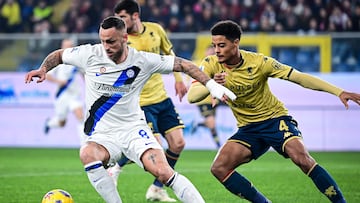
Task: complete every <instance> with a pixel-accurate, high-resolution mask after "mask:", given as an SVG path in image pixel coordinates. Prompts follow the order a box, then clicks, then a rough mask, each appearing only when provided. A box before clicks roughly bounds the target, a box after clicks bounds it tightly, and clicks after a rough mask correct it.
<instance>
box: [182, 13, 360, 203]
mask: <svg viewBox="0 0 360 203" xmlns="http://www.w3.org/2000/svg"><path fill="white" fill-rule="evenodd" d="M241 34H242V30H241V27H240V26H239V25H238V24H236V23H234V22H233V21H230V20H225V21H220V22H218V23H216V24H215V25H214V26H213V27H212V28H211V35H212V44H213V47H214V49H215V55H212V56H208V57H206V58H204V60H203V62H202V64H201V66H200V67H201V69H203V71H204V72H205V73H206V74H207V75H208V76H210V78H214V80H215V81H217V82H218V83H220V84H223V85H224V86H225V87H227V88H229V89H230V90H232V91H233V92H234V93H235V95H236V96H237V98H236V99H235V100H234V101H228V102H227V103H228V105H229V107H230V108H231V110H232V112H233V114H234V116H235V118H236V120H237V125H238V131H237V132H236V133H235V134H234V135H232V136H231V137H230V138H229V139H228V140H227V142H226V143H225V144H224V145H223V147H222V148H221V149H220V150H219V152H218V154H217V156H216V158H215V160H214V162H213V164H212V166H211V172H212V174H213V175H214V176H215V177H216V178H217V179H218V180H219V181H220V182H221V184H223V185H224V186H225V188H226V189H227V190H229V191H230V192H231V193H233V194H235V195H237V196H240V197H242V198H245V199H247V200H248V201H251V202H262V203H263V202H270V200H268V199H267V198H266V197H265V196H264V195H263V194H261V193H260V192H259V191H258V190H257V189H256V188H255V186H254V185H253V184H252V183H251V182H250V181H249V180H247V179H246V178H245V177H244V176H242V175H241V174H240V173H238V172H237V171H236V170H235V169H236V168H237V167H238V166H240V165H242V164H245V163H248V162H250V161H251V160H253V159H257V158H259V157H260V156H262V155H263V154H264V153H265V152H267V151H268V149H269V148H270V147H272V148H274V149H275V150H276V151H277V152H278V153H279V154H281V155H282V156H283V157H285V158H290V159H291V160H292V162H293V163H295V164H296V165H297V166H298V167H299V168H300V169H301V170H302V171H303V172H304V173H305V174H306V175H308V176H309V177H310V178H311V180H312V181H313V182H314V184H315V185H316V187H317V188H318V189H319V191H320V192H321V193H323V194H324V195H326V197H327V198H328V199H329V200H330V201H331V202H338V203H339V202H346V201H345V198H344V196H343V194H342V192H341V191H340V188H339V187H338V185H337V184H336V182H335V180H334V179H333V178H332V177H331V175H330V174H329V173H328V172H327V171H326V170H325V169H324V168H323V167H321V166H320V165H319V164H318V163H317V162H316V161H315V160H314V158H313V157H311V155H310V154H309V152H308V151H307V150H306V148H305V146H304V143H303V141H302V135H301V133H300V131H299V129H298V126H297V122H296V121H295V120H294V119H293V118H292V117H291V116H290V115H289V114H288V110H287V109H286V107H285V106H284V104H283V103H282V102H281V101H279V100H278V99H277V98H276V97H275V96H274V95H273V94H272V93H271V91H270V89H269V85H268V82H267V81H268V78H270V77H272V78H280V79H284V80H288V81H290V82H294V83H297V84H299V85H301V86H303V87H305V88H309V89H313V90H319V91H324V92H328V93H330V94H333V95H335V96H338V97H339V98H340V101H341V102H342V103H343V104H344V106H345V107H346V108H348V107H349V106H348V101H349V100H352V101H354V102H355V103H357V104H359V105H360V94H357V93H351V92H347V91H344V90H343V89H340V88H338V87H336V86H334V85H332V84H330V83H328V82H325V81H323V80H321V79H319V78H317V77H314V76H311V75H309V74H305V73H301V72H299V71H297V70H295V69H294V68H292V67H290V66H288V65H285V64H282V63H280V62H278V61H277V60H275V59H273V58H271V57H268V56H264V55H263V54H260V53H254V52H249V51H244V50H241V49H239V42H240V37H241ZM208 94H209V93H208V91H207V90H206V89H205V88H204V86H203V85H200V84H199V83H193V84H192V85H191V86H190V89H189V92H188V100H189V102H192V103H193V102H197V101H199V100H201V99H202V98H204V97H205V96H207V95H208Z"/></svg>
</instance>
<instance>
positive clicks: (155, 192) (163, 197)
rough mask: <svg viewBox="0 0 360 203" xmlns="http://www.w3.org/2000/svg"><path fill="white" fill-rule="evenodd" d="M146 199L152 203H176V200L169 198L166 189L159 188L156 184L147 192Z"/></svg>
mask: <svg viewBox="0 0 360 203" xmlns="http://www.w3.org/2000/svg"><path fill="white" fill-rule="evenodd" d="M145 197H146V199H147V200H150V201H159V202H176V199H173V198H171V197H169V195H168V193H167V192H166V190H165V188H162V187H158V186H156V185H154V184H151V185H150V187H149V189H148V190H147V192H146V196H145Z"/></svg>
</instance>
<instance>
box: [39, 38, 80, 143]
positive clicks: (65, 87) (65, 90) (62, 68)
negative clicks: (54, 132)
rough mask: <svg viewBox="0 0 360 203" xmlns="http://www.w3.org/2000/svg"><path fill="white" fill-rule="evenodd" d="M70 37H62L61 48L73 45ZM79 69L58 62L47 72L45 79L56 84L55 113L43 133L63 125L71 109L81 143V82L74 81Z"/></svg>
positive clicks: (46, 123) (48, 120)
mask: <svg viewBox="0 0 360 203" xmlns="http://www.w3.org/2000/svg"><path fill="white" fill-rule="evenodd" d="M73 46H74V43H73V41H72V40H71V39H63V40H62V41H61V48H62V49H66V48H70V47H73ZM79 74H80V73H79V71H78V70H77V68H76V67H75V66H72V65H66V64H60V65H59V66H58V67H57V68H54V69H52V70H51V71H49V72H48V73H47V76H46V79H47V80H48V81H50V82H53V83H55V84H57V85H58V89H57V91H56V95H55V102H54V108H55V114H54V115H53V116H52V117H51V118H49V119H47V120H46V122H45V129H44V131H45V134H48V133H49V130H50V129H51V128H60V127H64V126H65V124H66V120H67V115H68V114H69V111H72V112H73V113H74V115H75V117H76V119H77V121H78V123H77V132H78V135H79V138H80V142H81V143H82V142H83V141H84V138H85V134H84V125H83V120H84V113H83V101H82V98H81V84H80V83H79V82H78V81H76V76H77V75H79Z"/></svg>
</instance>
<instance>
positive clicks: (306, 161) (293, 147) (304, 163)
mask: <svg viewBox="0 0 360 203" xmlns="http://www.w3.org/2000/svg"><path fill="white" fill-rule="evenodd" d="M285 153H286V154H287V155H288V156H289V157H290V159H291V160H292V161H293V162H294V163H295V164H297V165H299V166H301V168H302V169H303V170H304V171H308V170H310V168H311V167H312V166H313V165H314V164H315V160H314V159H313V158H312V157H311V156H310V154H309V152H308V151H307V149H306V147H305V145H304V142H303V140H302V139H301V138H297V139H291V140H289V141H288V142H287V143H286V145H285Z"/></svg>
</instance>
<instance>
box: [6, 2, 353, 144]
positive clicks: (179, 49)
mask: <svg viewBox="0 0 360 203" xmlns="http://www.w3.org/2000/svg"><path fill="white" fill-rule="evenodd" d="M9 2H10V1H2V2H1V3H0V14H1V17H0V23H1V25H2V26H1V27H0V111H1V114H2V116H1V117H0V127H1V129H2V131H1V140H0V146H1V147H71V148H72V147H78V143H79V142H78V140H77V139H78V138H77V136H76V134H75V133H74V129H75V126H74V125H73V123H74V122H73V121H74V118H73V115H71V114H70V115H69V122H68V124H67V126H66V127H65V128H63V129H56V130H53V131H52V132H51V133H50V135H49V136H45V135H44V133H43V127H44V126H43V125H44V121H45V119H46V118H47V117H48V116H50V115H51V114H52V112H53V108H52V101H53V97H54V88H55V87H54V86H53V85H52V84H50V83H44V84H42V85H36V86H35V85H26V86H25V84H24V82H23V81H24V80H23V78H24V73H25V71H28V70H30V69H33V68H37V66H38V65H39V63H40V62H41V60H42V59H43V57H44V56H46V55H47V54H48V53H49V52H50V51H52V50H54V49H57V48H59V46H60V41H61V39H63V38H64V37H72V38H73V39H75V40H76V41H77V42H78V43H79V44H82V43H96V42H98V40H97V30H98V24H99V22H100V21H101V19H103V18H104V17H106V16H108V15H111V14H112V6H113V5H114V2H115V1H99V0H85V1H79V0H77V1H69V0H62V1H51V0H48V1H42V0H19V1H16V0H14V1H12V3H11V4H10V3H9ZM140 2H141V3H142V11H143V13H142V18H143V20H144V21H155V22H158V23H160V24H162V25H163V26H164V28H165V29H166V30H167V31H168V33H169V37H170V39H171V41H172V42H173V44H174V50H175V52H176V53H177V55H179V56H182V57H185V58H188V59H192V60H194V61H195V62H198V61H199V60H200V59H201V58H202V57H203V56H204V53H205V49H206V47H208V46H209V44H210V35H209V33H208V30H209V29H210V27H211V25H212V24H213V23H214V22H216V21H217V20H219V19H233V20H235V21H237V22H239V23H240V24H241V25H242V28H243V30H244V36H243V38H242V39H241V43H240V45H241V48H243V49H247V50H252V51H259V52H262V53H264V54H266V55H271V56H273V57H275V58H277V59H279V61H281V62H283V63H286V64H289V65H292V66H293V67H295V68H297V69H299V70H301V71H305V72H310V73H312V74H315V75H317V76H319V77H321V78H324V79H326V80H328V81H330V82H332V83H334V84H336V85H339V86H340V87H343V88H345V89H347V90H349V91H355V92H360V82H359V81H360V50H359V49H360V48H359V46H358V44H360V35H359V31H360V29H359V24H360V3H359V2H358V1H354V0H352V1H350V0H345V1H334V0H316V1H307V0H297V1H295V0H283V1H276V0H253V1H252V0H240V1H227V0H216V1H207V0H199V1H189V0H188V1H177V0H164V1H156V0H151V1H140ZM16 5H18V6H16ZM16 7H17V8H18V9H16ZM9 13H10V14H11V15H9ZM185 78H186V77H185ZM164 80H165V81H166V84H167V88H168V90H169V95H170V96H171V97H173V101H174V102H175V105H176V106H177V108H178V111H179V113H180V114H181V116H182V118H183V120H184V122H185V124H186V126H187V127H186V128H185V131H184V133H185V138H186V142H187V146H186V148H187V149H215V145H214V144H213V143H212V140H211V136H210V133H209V132H208V131H207V130H206V129H200V130H198V131H196V133H195V134H191V133H190V132H191V126H192V124H194V123H196V122H200V121H201V119H202V118H201V116H200V114H199V113H198V110H197V108H196V106H194V105H191V104H188V103H187V102H186V101H185V102H182V103H179V102H178V99H177V98H176V97H175V93H174V92H173V81H172V78H171V77H170V76H166V75H164ZM187 80H188V78H187ZM187 82H190V81H187ZM270 83H271V88H272V90H273V91H274V93H275V94H276V95H278V96H279V97H280V99H282V101H284V103H285V104H286V106H287V107H288V108H289V110H290V113H291V114H293V115H294V117H295V118H296V119H297V120H298V121H299V123H300V129H301V130H302V132H303V134H304V136H305V142H306V144H307V146H308V148H309V149H310V150H319V151H349V150H350V151H359V150H360V146H359V145H358V144H357V143H359V141H360V138H359V136H358V134H359V133H358V131H357V129H356V126H357V125H358V118H359V115H360V109H359V107H357V106H355V105H354V104H351V106H350V109H349V110H345V109H344V108H343V106H342V104H341V103H340V101H339V100H338V99H337V98H336V97H334V96H331V95H327V94H324V93H319V92H314V91H310V90H304V89H302V88H300V87H298V86H296V85H293V84H290V83H287V82H285V81H278V80H271V81H270ZM217 125H218V126H217V128H218V130H219V135H220V139H221V141H222V142H224V141H225V140H226V138H227V137H228V136H229V135H231V134H232V133H233V132H234V131H235V130H236V126H235V121H234V120H233V119H232V115H231V113H230V111H229V109H227V107H226V106H220V107H219V109H218V113H217Z"/></svg>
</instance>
